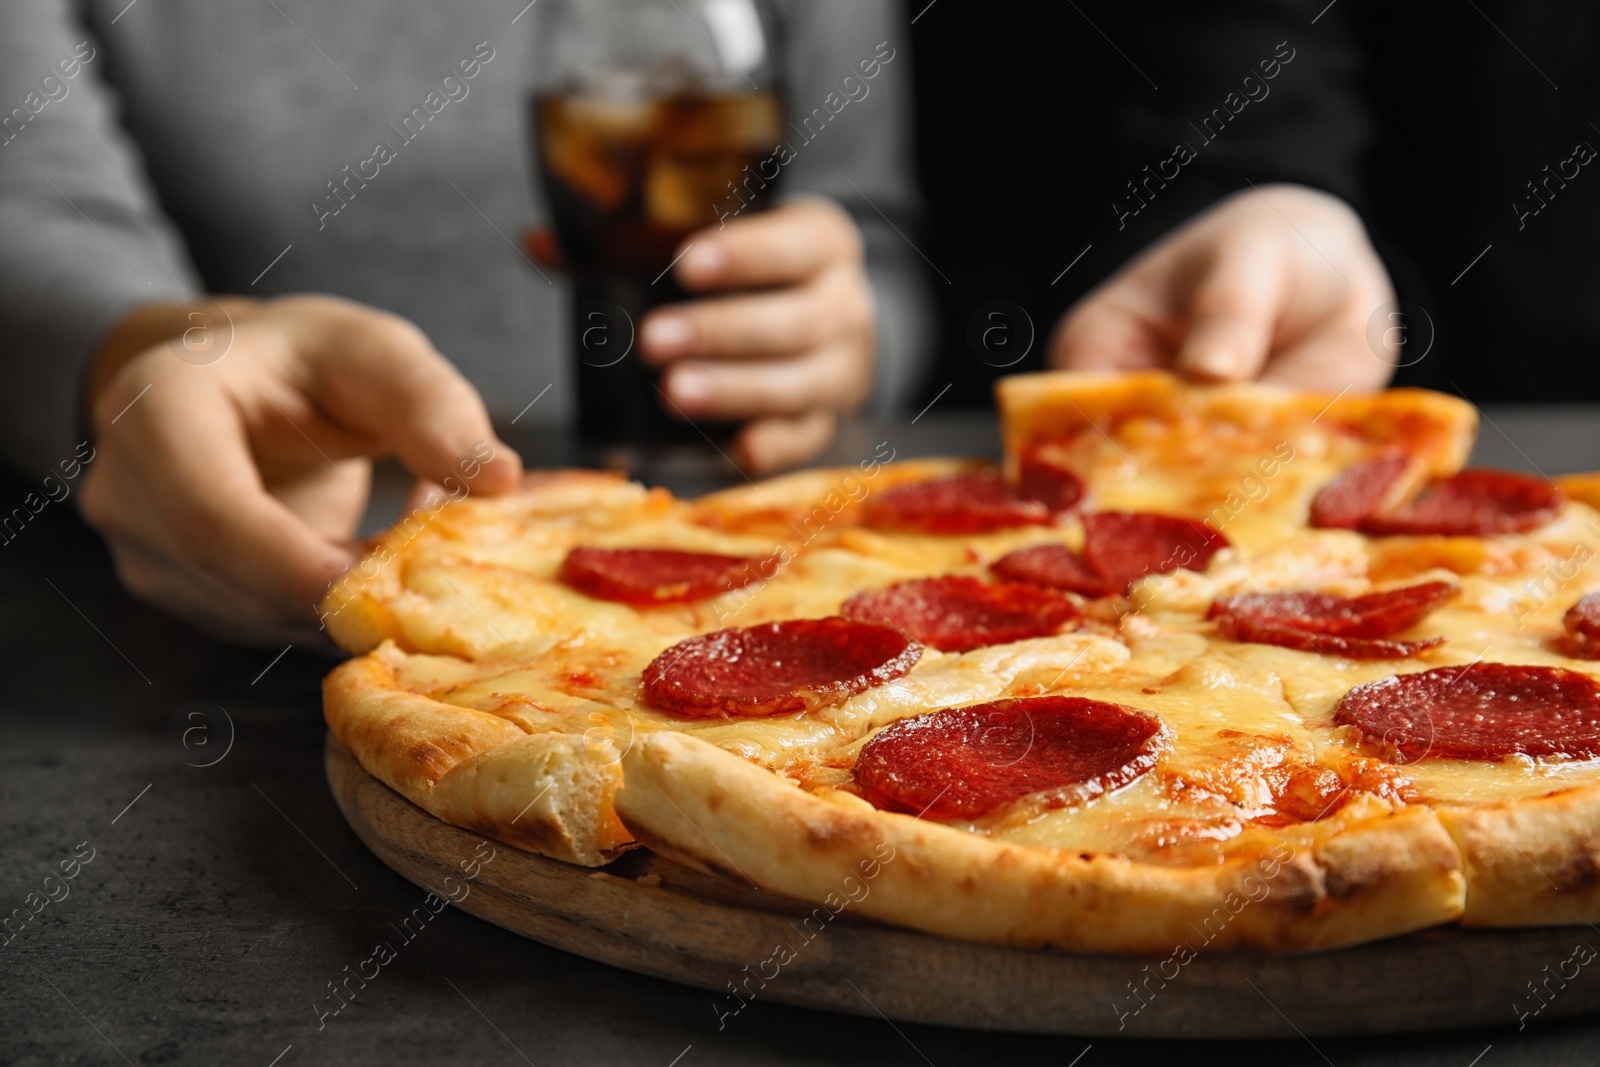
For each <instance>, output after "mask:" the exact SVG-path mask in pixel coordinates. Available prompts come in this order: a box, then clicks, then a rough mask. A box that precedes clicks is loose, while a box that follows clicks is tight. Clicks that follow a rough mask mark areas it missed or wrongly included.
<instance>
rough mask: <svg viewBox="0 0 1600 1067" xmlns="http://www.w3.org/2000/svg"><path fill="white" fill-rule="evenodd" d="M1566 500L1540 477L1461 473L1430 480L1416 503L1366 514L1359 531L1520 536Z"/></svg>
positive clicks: (1551, 515) (1556, 512) (1557, 511)
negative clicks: (1430, 482) (1439, 479)
mask: <svg viewBox="0 0 1600 1067" xmlns="http://www.w3.org/2000/svg"><path fill="white" fill-rule="evenodd" d="M1565 500H1566V497H1565V495H1563V494H1562V492H1561V490H1560V489H1558V488H1556V486H1555V485H1554V484H1553V483H1551V482H1550V481H1548V480H1546V479H1544V478H1535V477H1533V476H1532V475H1527V474H1518V473H1516V472H1514V471H1496V470H1465V471H1462V472H1461V473H1460V474H1457V475H1454V476H1452V477H1449V478H1446V479H1445V480H1444V481H1442V482H1435V483H1434V484H1433V485H1431V486H1429V487H1428V488H1427V489H1425V490H1423V493H1422V495H1421V496H1420V497H1418V498H1417V499H1416V500H1414V501H1412V502H1411V503H1410V504H1407V505H1405V506H1404V507H1400V508H1396V509H1394V510H1393V511H1386V512H1379V513H1377V514H1374V515H1369V516H1368V517H1367V518H1366V519H1365V520H1363V521H1362V523H1361V529H1362V530H1363V531H1364V532H1366V533H1372V534H1417V535H1428V534H1434V535H1439V536H1443V537H1492V536H1493V535H1495V534H1508V533H1523V532H1525V531H1527V530H1531V529H1533V528H1534V527H1536V526H1543V525H1544V524H1545V523H1547V522H1549V521H1550V520H1551V519H1553V518H1555V517H1556V516H1557V515H1559V514H1560V513H1561V505H1562V504H1563V503H1564V502H1565Z"/></svg>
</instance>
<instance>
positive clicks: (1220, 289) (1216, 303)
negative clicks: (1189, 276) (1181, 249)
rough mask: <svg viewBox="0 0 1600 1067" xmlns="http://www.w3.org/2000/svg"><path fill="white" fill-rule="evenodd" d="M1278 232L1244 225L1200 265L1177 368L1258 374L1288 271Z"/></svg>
mask: <svg viewBox="0 0 1600 1067" xmlns="http://www.w3.org/2000/svg"><path fill="white" fill-rule="evenodd" d="M1286 267H1287V264H1286V263H1285V262H1284V254H1283V241H1282V239H1281V237H1279V236H1278V235H1277V234H1275V233H1272V232H1269V231H1267V230H1263V229H1258V228H1254V227H1251V228H1245V229H1242V230H1240V231H1239V232H1237V233H1234V234H1231V235H1230V236H1229V237H1228V239H1227V240H1225V241H1223V242H1222V244H1221V245H1220V247H1218V248H1216V249H1215V250H1214V251H1213V252H1212V253H1211V254H1210V255H1209V256H1208V258H1207V260H1206V261H1205V262H1204V263H1202V264H1201V265H1200V266H1199V270H1200V272H1201V274H1200V277H1199V278H1198V280H1196V281H1195V282H1194V283H1193V284H1194V290H1193V293H1194V295H1193V296H1192V297H1191V299H1190V302H1189V317H1188V336H1187V337H1186V338H1185V339H1184V341H1183V344H1182V346H1181V347H1180V348H1179V350H1178V356H1177V359H1176V360H1175V361H1174V366H1175V367H1176V369H1177V370H1178V371H1180V372H1181V373H1186V374H1189V375H1191V376H1193V377H1196V378H1200V379H1205V380H1212V381H1239V380H1247V379H1251V378H1255V377H1256V376H1257V375H1259V374H1260V373H1261V368H1262V367H1263V366H1265V365H1266V362H1267V356H1268V354H1269V353H1270V352H1271V351H1272V340H1273V332H1274V331H1275V330H1276V328H1277V323H1278V317H1279V312H1280V310H1281V308H1282V304H1283V301H1284V298H1285V292H1284V286H1285V278H1286V277H1287V274H1288V271H1287V269H1286Z"/></svg>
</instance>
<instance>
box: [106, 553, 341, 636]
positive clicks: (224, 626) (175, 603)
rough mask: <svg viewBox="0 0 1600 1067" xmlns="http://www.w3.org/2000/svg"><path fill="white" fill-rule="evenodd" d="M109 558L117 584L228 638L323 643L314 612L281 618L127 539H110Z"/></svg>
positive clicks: (248, 597)
mask: <svg viewBox="0 0 1600 1067" xmlns="http://www.w3.org/2000/svg"><path fill="white" fill-rule="evenodd" d="M111 547H112V559H113V561H114V563H115V564H116V569H117V577H118V578H119V579H120V580H121V582H122V584H123V586H124V587H125V588H127V590H128V591H129V592H131V593H133V594H134V595H135V596H137V597H139V598H140V599H141V600H144V601H146V602H148V603H151V604H154V605H156V606H157V607H159V608H161V609H162V610H164V611H168V612H171V613H172V614H174V615H177V616H179V617H180V618H183V619H185V620H187V621H189V622H190V623H192V624H194V625H195V626H197V627H199V628H200V629H201V630H204V631H205V632H207V633H210V634H213V635H215V636H217V637H221V638H223V639H225V640H228V641H234V642H247V643H251V644H264V643H267V642H279V641H287V642H291V643H293V644H299V645H310V644H326V643H327V637H326V636H325V635H324V634H322V633H321V632H320V631H319V630H318V628H317V626H316V625H315V623H314V621H313V620H314V616H311V615H306V616H305V617H301V618H285V617H283V616H282V615H281V614H280V613H279V611H278V610H277V608H276V606H275V605H271V604H268V603H266V602H265V601H262V600H260V599H258V598H257V597H255V596H253V595H252V594H250V593H249V592H247V591H245V590H241V589H239V588H237V587H234V586H230V585H224V584H222V583H220V582H218V581H216V580H214V579H211V578H209V577H208V576H206V575H204V574H202V573H200V572H198V571H193V570H186V569H184V568H183V567H182V565H181V564H180V563H177V562H176V561H173V560H170V559H167V558H164V557H161V556H157V555H153V554H151V553H149V552H146V551H145V550H143V549H142V548H139V547H136V546H133V545H131V544H129V543H128V542H127V541H121V542H113V544H112V546H111Z"/></svg>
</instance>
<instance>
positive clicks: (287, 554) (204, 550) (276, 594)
mask: <svg viewBox="0 0 1600 1067" xmlns="http://www.w3.org/2000/svg"><path fill="white" fill-rule="evenodd" d="M199 384H200V383H199V382H198V380H196V381H195V383H194V385H186V384H185V383H184V382H183V381H182V379H168V380H165V381H163V382H162V385H163V387H164V388H162V389H158V390H157V389H152V390H151V392H150V395H149V396H148V397H147V398H146V400H145V401H144V402H143V403H142V404H141V405H140V406H141V407H142V408H144V409H145V410H144V412H143V417H141V418H140V419H139V420H138V421H136V422H134V423H133V424H132V425H128V426H127V431H128V437H129V440H128V441H127V442H126V445H127V447H129V448H130V449H131V450H141V451H142V452H143V454H144V455H145V456H148V457H149V458H148V461H147V462H148V464H149V466H150V467H151V468H152V469H159V470H161V471H162V472H163V476H162V477H161V478H159V479H153V480H150V481H149V482H148V484H147V489H148V490H149V493H150V495H151V496H152V497H153V498H154V499H153V505H154V506H153V509H152V510H153V511H154V512H155V514H156V515H159V516H161V517H162V521H163V525H164V527H165V528H166V529H167V531H168V536H169V538H170V541H171V542H172V545H173V549H174V551H173V552H172V553H171V554H172V555H174V556H175V557H176V558H178V559H180V560H182V561H184V562H186V563H189V564H190V565H191V566H197V567H199V568H201V569H203V570H205V571H207V572H209V573H210V574H211V575H213V576H214V577H216V578H219V579H221V580H222V581H223V582H226V583H229V584H231V585H235V586H238V587H240V588H242V589H244V590H247V591H249V592H250V593H252V594H253V595H255V596H257V597H259V598H260V599H262V600H264V601H265V602H267V603H269V604H272V605H274V607H275V608H276V610H277V611H278V612H279V613H280V614H282V615H285V616H305V615H310V614H311V611H312V605H313V604H315V603H316V602H317V600H319V599H320V598H321V596H322V594H323V593H324V592H325V591H326V589H327V587H328V584H329V583H330V582H331V581H333V580H334V579H335V578H337V577H338V576H339V574H340V573H341V572H342V571H343V570H344V569H345V568H346V567H348V566H350V565H351V564H352V563H354V562H355V555H354V553H353V552H351V551H350V550H349V549H348V548H346V547H344V546H342V545H339V544H336V543H334V542H333V541H330V540H329V539H327V538H325V537H322V536H320V535H319V534H317V533H316V531H314V530H313V529H311V527H310V526H308V525H307V524H306V523H305V522H304V521H303V520H302V519H301V518H300V517H299V516H297V515H296V514H295V513H294V512H293V511H291V510H290V509H289V508H288V507H286V506H285V505H284V504H283V503H282V502H280V501H278V500H276V499H275V498H273V497H272V496H271V495H270V494H268V493H267V491H266V489H265V487H264V486H263V485H262V482H261V478H260V474H259V472H258V471H257V469H256V466H255V462H254V460H253V458H252V456H251V454H250V451H249V449H248V447H247V445H246V442H245V436H244V429H243V426H242V425H241V423H240V419H239V415H238V412H237V411H236V410H235V409H234V408H233V407H232V406H231V405H229V404H225V403H217V402H216V398H215V396H214V394H212V393H210V392H209V391H206V392H203V393H200V395H193V394H196V393H197V392H200V391H199V390H198V389H197V387H198V385H199ZM125 425H126V424H125ZM179 426H181V427H183V433H182V434H181V435H177V434H174V433H173V428H174V427H179ZM118 429H119V430H120V429H122V427H118ZM193 441H204V442H205V443H206V447H204V448H194V447H189V442H193ZM108 446H109V442H108ZM357 491H359V487H357Z"/></svg>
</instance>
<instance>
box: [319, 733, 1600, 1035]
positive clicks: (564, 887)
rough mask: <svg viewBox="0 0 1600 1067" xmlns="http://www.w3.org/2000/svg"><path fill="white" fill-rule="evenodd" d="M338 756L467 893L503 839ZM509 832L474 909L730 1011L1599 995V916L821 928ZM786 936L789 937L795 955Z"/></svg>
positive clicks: (1122, 1024) (1473, 1022) (1180, 1012)
mask: <svg viewBox="0 0 1600 1067" xmlns="http://www.w3.org/2000/svg"><path fill="white" fill-rule="evenodd" d="M326 765H327V773H328V782H329V785H331V786H332V788H333V795H334V797H335V799H336V800H337V801H338V804H339V808H340V810H341V811H343V813H344V816H345V818H346V819H347V820H348V821H349V823H350V826H351V828H352V829H354V830H355V832H356V834H357V835H358V836H359V837H360V838H361V840H362V841H364V842H365V843H366V845H367V847H368V848H370V849H372V851H373V852H375V853H376V854H377V855H378V857H379V858H380V859H382V860H383V861H384V862H385V863H387V864H388V865H389V866H390V867H392V868H394V870H396V871H398V872H399V873H400V874H402V875H404V876H405V877H406V878H408V879H410V880H411V881H412V882H414V883H416V884H417V885H418V886H420V887H422V888H424V889H428V890H431V891H432V892H434V893H437V894H439V895H440V896H443V897H446V898H451V897H461V889H460V886H461V885H462V884H463V883H464V882H466V879H465V876H464V875H463V869H464V866H465V868H466V869H470V868H471V867H472V866H473V865H474V862H473V861H474V859H477V860H480V861H481V860H482V859H483V857H484V855H486V854H487V853H485V852H482V851H479V846H480V843H481V842H482V841H483V837H482V835H480V834H475V833H471V832H469V831H466V830H462V829H459V828H458V827H455V826H451V825H449V824H448V823H445V822H442V821H440V820H439V819H437V818H435V817H434V816H432V815H430V814H428V813H427V812H425V811H423V810H422V809H421V808H418V807H417V806H415V805H414V804H412V803H411V802H410V801H408V800H406V799H405V798H403V797H401V796H400V795H399V794H397V793H395V792H394V791H393V790H391V789H389V787H388V786H386V785H384V784H383V783H382V782H380V781H378V780H377V779H376V778H374V777H372V776H371V775H369V774H367V773H366V771H364V770H362V768H361V766H360V764H358V763H357V762H356V760H355V758H354V757H352V756H351V755H350V753H349V752H347V751H346V750H345V749H344V748H343V747H342V746H340V745H339V744H338V742H336V741H334V740H333V738H332V737H331V736H330V737H329V739H328V744H327V750H326ZM494 847H495V849H496V851H495V855H494V859H493V860H492V861H491V862H489V863H486V864H481V866H478V869H477V875H476V877H475V878H473V879H471V880H470V883H469V886H470V888H469V891H468V892H467V895H466V896H465V897H461V899H460V901H459V904H458V906H459V907H461V908H462V909H463V910H465V911H468V912H470V913H472V914H473V915H476V916H478V917H479V918H481V919H486V920H488V921H489V922H491V923H494V924H496V925H497V926H502V927H504V928H506V929H507V930H511V931H514V932H515V933H518V934H521V935H523V936H524V937H530V938H533V939H534V940H535V941H541V942H543V943H545V944H547V945H553V946H555V947H556V948H560V949H563V950H565V951H567V952H573V953H576V954H578V955H580V956H586V957H588V958H589V959H593V960H599V961H601V962H603V963H609V964H612V965H613V966H617V967H622V968H625V969H627V970H630V971H637V972H639V973H642V974H649V975H654V976H656V977H659V978H666V979H669V980H671V981H674V982H682V983H685V984H687V985H693V986H699V987H701V988H703V989H706V990H710V991H712V992H711V993H708V995H707V1000H708V1003H711V1004H716V1005H718V1007H719V1010H721V1011H735V1010H737V1009H738V1007H739V1005H740V1003H741V1001H740V1000H738V999H735V997H734V995H733V994H732V993H730V992H729V983H733V984H734V986H735V987H737V988H738V989H739V996H740V997H743V998H748V997H749V996H750V992H747V991H746V990H749V991H753V993H754V998H755V999H757V1000H770V1001H778V1002H782V1003H786V1004H796V1005H801V1006H804V1007H808V1008H821V1009H824V1010H827V1011H841V1012H849V1013H851V1014H856V1015H873V1014H876V1013H877V1012H880V1011H881V1012H882V1013H883V1014H884V1015H886V1016H888V1017H889V1018H892V1019H898V1020H903V1021H908V1022H918V1023H936V1024H943V1025H947V1026H966V1027H976V1028H981V1029H991V1030H1019V1031H1033V1032H1040V1033H1063V1034H1079V1035H1085V1036H1097V1035H1104V1036H1121V1037H1146V1038H1157V1037H1159V1038H1170V1037H1294V1036H1296V1034H1297V1033H1298V1034H1301V1035H1311V1036H1318V1035H1325V1034H1362V1033H1390V1032H1397V1031H1404V1030H1432V1029H1448V1028H1452V1027H1463V1026H1482V1025H1486V1024H1489V1025H1492V1024H1495V1023H1509V1022H1513V1021H1516V1018H1517V1011H1518V1010H1519V1007H1520V1009H1521V1010H1532V1009H1534V1008H1538V1007H1539V1005H1540V1003H1541V1002H1540V1000H1536V999H1535V998H1534V994H1533V993H1532V991H1531V990H1530V987H1529V983H1533V985H1535V986H1538V987H1539V989H1540V994H1541V996H1542V998H1543V1001H1544V1002H1545V1006H1544V1007H1543V1008H1542V1010H1541V1011H1540V1012H1539V1016H1538V1017H1539V1018H1540V1019H1541V1020H1544V1019H1550V1018H1555V1017H1561V1016H1569V1015H1577V1014H1581V1013H1586V1012H1593V1011H1596V1010H1600V979H1596V978H1594V977H1593V976H1587V975H1584V974H1583V973H1582V972H1578V976H1577V977H1576V978H1575V979H1571V980H1565V981H1564V980H1563V979H1562V978H1561V977H1560V972H1561V971H1563V970H1565V971H1566V972H1567V974H1568V975H1569V976H1570V975H1571V974H1572V973H1573V972H1574V971H1575V970H1576V969H1577V963H1576V962H1565V961H1569V960H1571V959H1572V957H1573V955H1574V949H1575V948H1576V947H1577V946H1579V945H1593V946H1596V948H1600V937H1597V936H1595V934H1594V931H1593V930H1592V929H1591V928H1589V927H1585V926H1578V927H1544V928H1537V929H1529V930H1489V931H1463V930H1458V929H1440V930H1431V931H1426V932H1423V933H1419V934H1413V935H1411V936H1408V937H1402V938H1393V939H1390V940H1388V941H1382V942H1378V943H1376V944H1371V945H1362V946H1358V947H1355V948H1348V949H1340V950H1338V951H1333V952H1321V953H1312V954H1305V955H1267V954H1259V953H1243V952H1233V953H1222V952H1218V953H1210V954H1205V953H1202V954H1201V955H1199V956H1197V957H1195V958H1193V959H1190V960H1188V961H1187V962H1185V963H1181V964H1180V963H1178V962H1177V961H1176V959H1175V958H1166V957H1156V958H1150V957H1138V956H1115V955H1084V954H1074V953H1068V952H1055V951H1049V950H1039V949H1021V948H1008V947H1004V946H999V945H985V944H972V943H968V942H964V941H952V940H948V939H945V938H941V937H934V936H932V935H929V934H922V933H917V932H915V931H911V930H902V929H898V928H895V927H891V926H885V925H882V924H879V923H875V922H872V921H870V920H864V919H858V918H856V917H854V916H851V915H850V914H849V912H848V910H847V911H845V912H843V913H841V914H840V915H838V916H837V917H835V918H833V919H832V920H831V921H830V922H829V923H828V924H827V925H826V927H823V928H822V929H821V930H820V932H813V933H811V935H810V938H809V939H808V938H807V934H806V928H805V927H803V926H802V919H803V918H804V916H805V915H807V914H808V913H809V912H811V910H812V908H811V906H810V905H807V904H805V903H803V902H800V901H797V900H793V899H790V898H787V897H781V896H776V895H770V894H766V893H761V892H757V891H754V890H752V889H751V888H750V887H749V886H747V885H741V884H737V883H734V882H732V881H729V880H726V879H723V878H720V877H717V876H715V875H711V874H707V873H705V872H702V871H699V870H696V869H694V868H691V867H688V866H685V865H682V864H678V863H674V862H672V861H670V860H668V859H666V858H664V857H661V856H658V855H656V854H654V853H652V852H650V851H648V850H645V849H639V850H636V851H634V852H631V853H629V854H628V855H626V856H624V857H623V858H622V859H619V860H617V861H616V862H614V863H611V864H609V865H607V866H606V867H603V868H600V869H598V870H590V869H588V868H584V867H577V866H573V865H572V864H568V863H562V862H560V861H558V860H552V859H547V858H545V857H543V856H536V855H533V854H532V853H528V852H523V851H521V850H519V849H516V848H513V847H511V846H509V845H504V844H500V843H498V842H496V843H495V844H494ZM447 877H453V878H454V879H455V882H454V883H449V884H447V883H446V882H445V879H446V878H447ZM824 913H825V910H824ZM817 925H818V924H817V923H815V922H814V923H813V927H815V926H817ZM780 944H782V945H786V946H788V947H789V948H790V949H791V950H792V958H789V959H787V961H786V962H783V963H782V964H781V966H780V965H778V964H777V963H775V962H774V961H775V960H781V959H783V956H782V955H781V954H780V955H776V956H775V953H774V949H775V948H776V947H777V946H778V945H780ZM1586 958H1589V957H1587V956H1580V957H1579V960H1582V959H1586ZM1147 968H1148V969H1147ZM1546 968H1548V970H1547V969H1546ZM764 979H765V980H764ZM1135 988H1137V989H1138V990H1139V995H1138V996H1136V995H1135V993H1134V989H1135ZM1141 1005H1142V1006H1141ZM1135 1009H1137V1010H1135Z"/></svg>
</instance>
